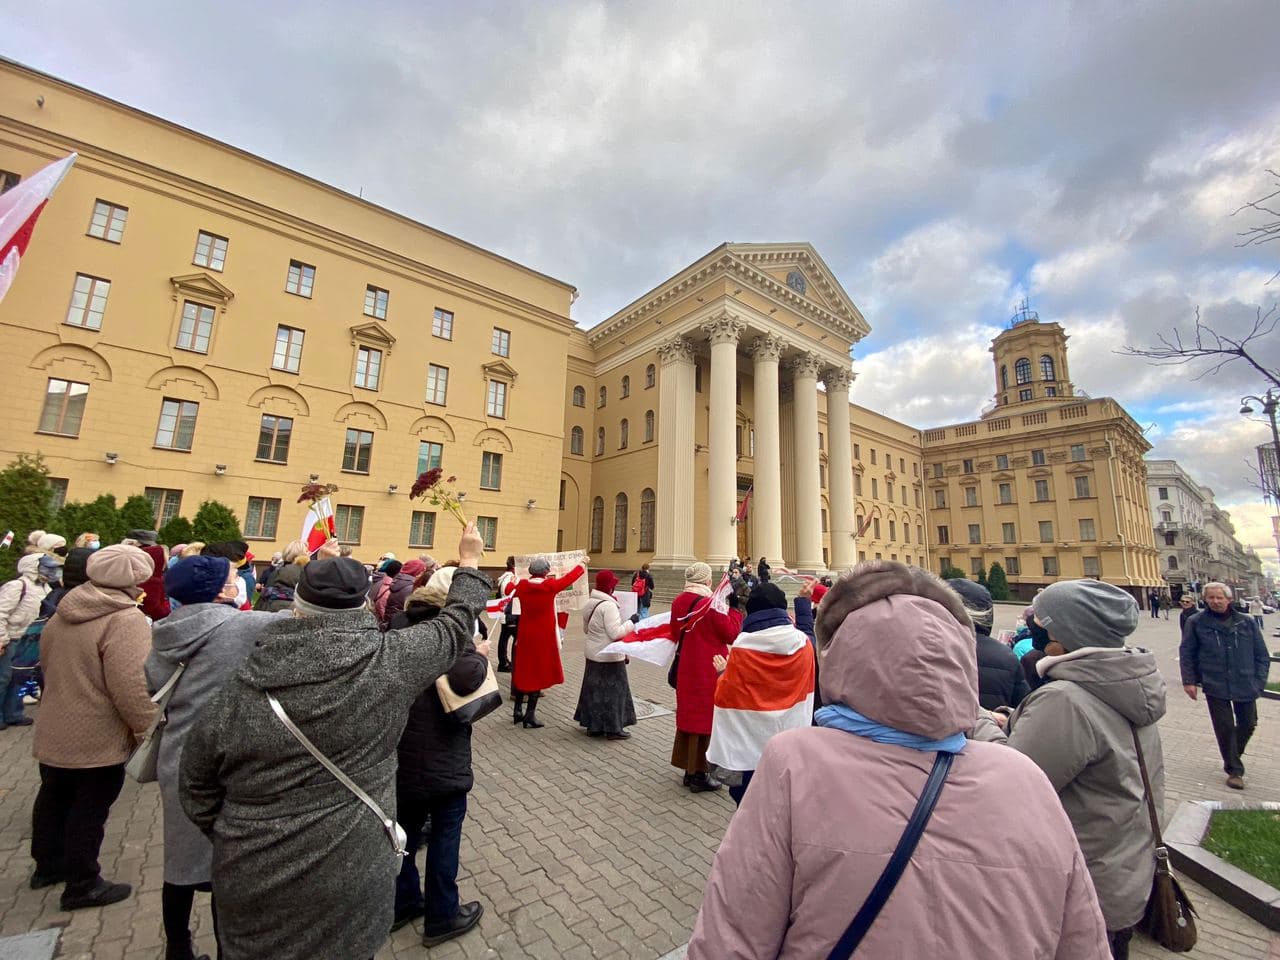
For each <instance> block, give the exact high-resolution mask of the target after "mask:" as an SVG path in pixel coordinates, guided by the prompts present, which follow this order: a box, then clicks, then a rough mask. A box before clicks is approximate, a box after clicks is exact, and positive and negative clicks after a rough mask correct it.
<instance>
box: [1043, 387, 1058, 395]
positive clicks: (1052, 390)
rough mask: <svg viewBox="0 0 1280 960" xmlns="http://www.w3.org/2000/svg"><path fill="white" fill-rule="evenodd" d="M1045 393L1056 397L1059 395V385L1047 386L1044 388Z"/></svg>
mask: <svg viewBox="0 0 1280 960" xmlns="http://www.w3.org/2000/svg"><path fill="white" fill-rule="evenodd" d="M1044 395H1045V396H1046V397H1056V396H1057V395H1058V388H1057V387H1045V388H1044Z"/></svg>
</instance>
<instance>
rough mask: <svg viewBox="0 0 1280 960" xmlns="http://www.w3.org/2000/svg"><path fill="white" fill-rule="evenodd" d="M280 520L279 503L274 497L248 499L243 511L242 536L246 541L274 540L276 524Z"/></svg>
mask: <svg viewBox="0 0 1280 960" xmlns="http://www.w3.org/2000/svg"><path fill="white" fill-rule="evenodd" d="M279 520H280V501H279V500H278V499H276V498H275V497H250V498H249V505H248V506H247V507H245V510H244V535H245V538H246V539H254V538H255V537H256V538H260V539H263V540H274V539H275V538H276V523H277V522H278V521H279Z"/></svg>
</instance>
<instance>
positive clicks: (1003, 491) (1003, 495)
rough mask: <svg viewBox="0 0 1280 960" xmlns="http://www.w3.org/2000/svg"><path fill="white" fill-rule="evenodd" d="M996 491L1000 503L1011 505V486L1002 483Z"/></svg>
mask: <svg viewBox="0 0 1280 960" xmlns="http://www.w3.org/2000/svg"><path fill="white" fill-rule="evenodd" d="M996 489H997V492H998V493H999V496H1000V502H1001V503H1013V484H1011V483H1002V484H1000V485H999V486H998V487H997V488H996Z"/></svg>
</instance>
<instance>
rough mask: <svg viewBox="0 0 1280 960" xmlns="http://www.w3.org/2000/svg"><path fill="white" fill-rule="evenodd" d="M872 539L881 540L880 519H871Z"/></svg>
mask: <svg viewBox="0 0 1280 960" xmlns="http://www.w3.org/2000/svg"><path fill="white" fill-rule="evenodd" d="M871 537H872V539H874V540H879V539H880V518H879V517H873V518H872V519H871Z"/></svg>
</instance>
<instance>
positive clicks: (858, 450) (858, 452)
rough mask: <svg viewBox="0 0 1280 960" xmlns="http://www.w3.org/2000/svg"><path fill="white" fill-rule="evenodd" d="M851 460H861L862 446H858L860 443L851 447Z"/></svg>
mask: <svg viewBox="0 0 1280 960" xmlns="http://www.w3.org/2000/svg"><path fill="white" fill-rule="evenodd" d="M853 459H855V460H861V459H862V444H860V443H855V444H854V445H853Z"/></svg>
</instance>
